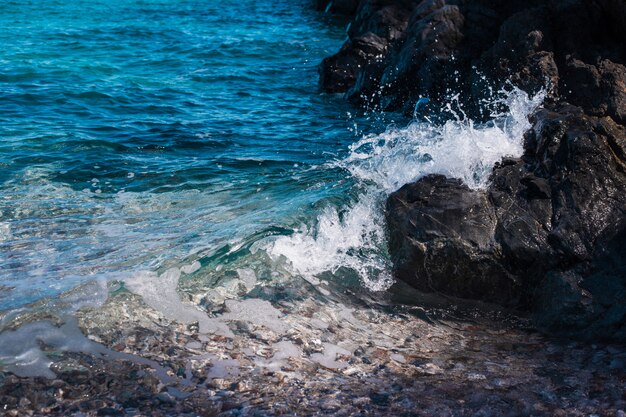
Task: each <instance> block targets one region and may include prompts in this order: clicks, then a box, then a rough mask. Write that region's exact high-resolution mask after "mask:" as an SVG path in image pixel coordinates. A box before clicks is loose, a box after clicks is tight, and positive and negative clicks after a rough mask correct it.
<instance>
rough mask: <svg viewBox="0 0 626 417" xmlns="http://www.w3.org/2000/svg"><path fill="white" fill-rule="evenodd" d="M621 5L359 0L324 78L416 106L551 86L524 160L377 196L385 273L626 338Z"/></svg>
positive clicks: (578, 332) (356, 98) (608, 1)
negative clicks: (479, 181) (505, 88)
mask: <svg viewBox="0 0 626 417" xmlns="http://www.w3.org/2000/svg"><path fill="white" fill-rule="evenodd" d="M625 22H626V3H625V2H623V1H619V0H596V1H591V2H590V1H582V0H550V1H532V0H530V1H516V0H513V1H505V0H475V1H472V0H465V1H463V0H456V1H455V0H450V1H445V0H424V1H392V0H362V1H361V2H360V4H359V6H358V8H357V10H356V14H355V17H354V21H353V24H352V26H351V30H350V33H349V35H350V39H349V40H348V41H347V43H346V44H345V45H344V47H343V48H342V50H341V51H340V52H339V53H338V54H337V55H335V56H333V57H330V58H328V59H326V60H325V61H324V62H323V63H322V65H321V73H322V86H323V88H325V89H326V90H328V91H334V92H344V93H345V95H346V98H347V99H349V100H351V101H352V102H354V103H358V104H361V105H367V106H373V107H375V108H378V109H381V110H397V109H402V110H404V111H405V112H406V113H411V112H412V111H413V108H414V106H415V103H416V102H417V100H418V99H419V98H420V97H423V96H427V97H429V98H430V99H431V100H433V101H434V102H435V103H436V102H437V101H439V102H445V101H446V100H447V97H448V96H449V94H450V92H454V93H460V95H461V97H464V103H463V104H464V106H465V110H466V112H467V113H468V114H470V115H471V116H472V117H473V118H475V119H477V118H480V117H481V116H482V113H481V108H480V105H479V103H480V101H481V100H482V99H484V98H485V92H486V91H488V89H487V88H485V87H487V86H494V87H496V88H497V87H499V86H501V85H502V84H503V83H504V82H511V83H513V84H514V85H516V86H517V87H519V88H521V89H523V90H525V91H527V92H536V91H538V90H539V89H541V88H548V89H549V94H548V97H547V99H546V101H545V103H544V108H543V109H541V110H539V111H538V112H537V113H536V114H535V115H534V116H533V120H531V121H532V123H533V128H532V129H531V131H529V132H528V133H527V134H526V136H525V147H524V149H525V152H524V155H523V157H522V158H520V159H507V160H504V161H502V162H501V163H500V164H498V165H497V166H496V167H495V168H494V170H493V172H492V174H491V181H490V185H489V186H488V188H487V189H485V190H472V189H470V188H468V187H467V186H466V185H464V184H463V183H461V182H460V181H459V180H455V179H449V178H445V177H442V176H428V177H424V178H422V179H420V180H418V181H417V182H415V183H412V184H407V185H405V186H404V187H402V188H401V189H400V190H398V191H397V192H395V193H393V194H392V195H391V196H390V197H389V199H388V201H387V210H386V218H387V222H388V229H389V251H390V254H391V256H392V259H393V261H394V266H395V268H394V269H395V270H394V272H395V275H396V276H397V277H398V278H399V279H402V280H404V281H406V282H408V283H409V284H411V285H413V286H414V287H416V288H418V289H420V290H422V291H425V292H435V293H440V294H443V295H447V296H452V297H459V298H467V299H474V300H482V301H488V302H494V303H499V304H502V305H505V306H509V307H516V308H522V309H528V310H530V311H532V312H533V314H534V317H535V319H536V323H537V325H538V327H540V328H541V329H543V330H545V331H547V332H549V333H552V334H559V335H566V336H575V337H583V338H603V339H611V340H618V341H626V129H625V127H624V125H625V124H626V67H625V66H624V63H626V50H625V49H626V31H624V24H625Z"/></svg>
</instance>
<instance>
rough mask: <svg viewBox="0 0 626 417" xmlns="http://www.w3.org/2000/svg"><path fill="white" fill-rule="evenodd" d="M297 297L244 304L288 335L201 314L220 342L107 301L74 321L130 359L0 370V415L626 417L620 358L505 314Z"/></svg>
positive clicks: (625, 368)
mask: <svg viewBox="0 0 626 417" xmlns="http://www.w3.org/2000/svg"><path fill="white" fill-rule="evenodd" d="M299 287H300V288H301V289H298V290H294V289H293V286H291V285H290V286H286V287H285V286H272V287H266V288H264V289H262V290H257V292H256V294H255V297H256V298H249V299H248V300H251V301H252V302H253V303H256V304H258V303H267V304H268V305H269V306H271V308H273V309H275V310H276V311H278V312H279V313H278V314H279V316H278V317H276V319H277V320H279V322H280V323H282V324H283V326H278V327H275V326H273V325H272V324H270V322H266V323H262V322H259V321H257V320H256V319H255V318H254V317H252V316H248V317H243V318H241V319H236V318H235V317H228V316H227V314H228V308H227V307H226V304H224V305H223V308H224V313H223V314H219V313H218V314H211V313H207V312H205V313H204V314H207V316H210V317H211V318H213V319H221V318H224V317H226V318H224V320H225V322H226V323H227V325H228V328H229V329H230V331H231V332H232V335H231V336H228V337H226V336H222V335H221V334H218V333H219V332H218V333H202V332H199V330H198V327H197V326H194V325H193V323H192V324H181V323H179V322H177V321H175V320H169V319H167V318H166V317H165V316H164V315H163V314H162V313H160V312H159V311H157V310H154V309H153V308H152V307H150V306H148V305H147V304H145V303H144V302H143V301H142V299H141V297H138V296H137V295H134V294H132V293H129V292H128V291H115V292H113V293H112V294H111V296H110V297H109V299H108V300H107V301H106V303H105V304H104V305H103V306H101V307H98V308H85V309H83V310H80V311H78V312H77V313H76V314H75V316H76V317H77V318H78V323H79V324H78V325H79V328H80V329H81V331H82V332H83V333H84V334H85V336H86V338H88V339H90V340H91V341H92V342H93V343H97V344H98V345H101V346H102V347H103V349H105V350H107V351H109V352H119V353H123V354H125V355H127V356H126V357H125V359H119V358H118V359H115V358H113V357H112V355H111V354H104V355H100V354H93V353H80V352H79V353H73V352H69V351H66V350H56V351H55V350H48V351H47V354H48V356H49V358H50V361H51V365H50V370H52V372H54V376H53V377H51V378H43V377H19V376H16V375H14V374H12V373H10V372H6V371H4V372H2V373H0V408H1V409H2V410H3V411H2V412H3V415H7V416H25V415H37V416H43V415H46V416H55V415H56V416H115V415H138V416H159V415H161V416H196V415H207V416H210V415H216V416H217V415H220V416H269V415H295V414H297V415H376V416H378V415H380V416H383V415H415V416H420V415H424V416H432V415H438V416H446V415H450V416H475V415H485V416H531V415H532V416H559V415H562V416H588V415H600V416H620V415H622V414H620V413H623V410H624V409H625V407H626V397H624V386H625V384H626V351H625V350H624V348H623V347H620V346H617V345H606V344H596V345H589V344H581V343H576V342H559V341H550V340H547V339H545V338H544V337H542V336H540V335H538V334H536V333H533V332H530V331H528V330H523V328H524V326H523V325H522V326H520V325H519V324H518V325H516V326H510V325H507V324H504V323H506V320H503V319H502V317H500V318H498V319H497V320H495V321H494V319H492V318H489V317H483V316H474V319H473V320H465V321H458V320H455V319H454V318H453V317H452V315H450V314H447V313H445V312H443V313H441V314H439V315H438V316H436V317H435V316H433V317H430V319H429V320H423V319H422V318H418V315H422V314H423V311H422V310H421V309H419V308H417V307H410V306H399V305H397V304H396V305H395V306H393V307H391V306H387V305H385V304H380V303H373V302H369V303H363V297H361V296H357V295H350V294H347V295H341V296H331V297H330V298H327V297H326V296H324V295H322V294H320V293H318V292H317V291H316V289H315V288H312V287H310V286H307V285H306V284H304V283H302V285H300V286H299ZM338 293H339V292H335V294H338ZM244 301H245V300H244ZM357 303H358V304H357ZM357 305H358V307H357ZM265 308H269V307H268V306H266V307H265ZM198 311H200V310H198ZM39 319H40V318H38V317H37V316H31V318H30V320H39ZM24 320H26V321H28V319H24ZM272 323H273V322H272ZM57 325H58V324H57ZM268 326H269V327H268ZM137 358H144V359H147V360H149V361H151V362H150V363H146V362H144V363H139V362H138V361H137Z"/></svg>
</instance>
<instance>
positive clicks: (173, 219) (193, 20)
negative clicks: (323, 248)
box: [0, 0, 354, 308]
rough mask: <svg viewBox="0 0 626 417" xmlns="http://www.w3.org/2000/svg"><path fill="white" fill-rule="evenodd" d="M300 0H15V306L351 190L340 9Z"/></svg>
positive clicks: (11, 204) (284, 227) (7, 138)
mask: <svg viewBox="0 0 626 417" xmlns="http://www.w3.org/2000/svg"><path fill="white" fill-rule="evenodd" d="M332 19H334V18H332V17H330V16H326V15H324V14H323V13H319V12H316V11H314V10H313V9H312V5H311V2H309V1H307V0H302V1H244V2H242V1H220V2H212V1H196V0H159V1H125V0H106V1H102V0H82V1H81V0H79V1H53V0H34V1H26V2H24V1H3V2H0V27H2V28H3V30H2V31H0V284H1V285H3V286H4V288H3V290H2V291H1V292H0V293H1V295H0V308H6V307H14V306H17V305H20V304H22V303H24V302H28V301H33V300H35V299H38V298H40V297H42V296H45V295H52V294H55V293H58V292H59V291H63V290H66V289H68V288H70V287H72V286H73V285H75V284H76V283H78V282H81V281H84V280H87V279H94V278H96V279H97V278H104V279H114V278H123V277H125V276H128V275H129V274H132V273H133V271H137V270H143V269H157V268H161V267H164V266H167V265H169V264H175V263H177V262H181V261H182V260H184V259H186V258H188V257H189V256H190V255H192V254H194V253H198V252H203V253H211V251H217V250H219V249H220V248H224V246H225V245H228V244H229V242H230V243H232V242H233V241H237V240H241V239H244V240H245V239H253V240H254V239H259V238H262V237H263V236H266V235H268V234H289V233H290V231H291V229H292V228H293V227H294V225H299V224H307V223H310V222H311V219H313V218H315V215H316V214H315V213H316V205H319V204H322V205H323V204H326V203H324V202H329V201H332V204H336V205H338V206H341V205H342V204H344V202H345V201H347V200H349V199H350V198H351V197H350V195H349V192H348V191H349V190H350V188H351V183H350V176H349V173H348V172H347V171H346V170H344V169H340V168H335V169H333V168H328V167H324V168H319V167H320V166H322V165H323V164H325V163H328V162H329V161H333V160H336V159H337V158H340V157H341V155H342V153H343V154H345V153H346V152H347V150H348V145H349V143H351V142H352V141H353V140H354V133H353V131H352V130H351V128H352V126H353V123H354V119H353V118H349V117H347V116H346V114H347V112H348V111H351V109H350V108H348V107H347V106H346V105H345V104H344V103H343V101H342V99H341V98H340V97H334V96H329V95H325V94H322V93H320V91H319V90H318V87H317V79H318V75H317V65H318V63H319V62H320V61H321V59H322V58H323V57H324V56H327V55H329V54H332V53H333V52H334V51H336V50H337V49H338V47H339V46H340V45H341V43H342V41H343V40H344V39H345V31H344V28H345V26H344V24H345V22H342V21H333V20H332Z"/></svg>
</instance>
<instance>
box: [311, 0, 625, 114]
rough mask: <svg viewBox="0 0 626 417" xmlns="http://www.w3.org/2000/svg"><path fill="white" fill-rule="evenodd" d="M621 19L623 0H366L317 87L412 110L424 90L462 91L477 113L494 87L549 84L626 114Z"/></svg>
mask: <svg viewBox="0 0 626 417" xmlns="http://www.w3.org/2000/svg"><path fill="white" fill-rule="evenodd" d="M624 19H626V5H624V3H623V2H621V1H619V0H617V1H616V0H597V1H592V2H588V1H584V0H574V1H569V0H568V1H565V0H551V1H538V0H529V1H521V0H516V1H515V0H514V1H506V0H447V1H446V0H423V1H419V0H412V1H411V0H395V1H394V0H362V1H361V2H360V3H359V6H358V8H357V9H356V12H355V16H354V20H353V22H352V24H351V27H350V31H349V39H348V41H347V42H346V43H345V44H344V46H343V47H342V49H341V51H340V52H339V53H338V54H336V55H334V56H332V57H329V58H327V59H326V60H324V62H323V63H322V64H321V66H320V72H321V74H322V77H321V81H322V83H321V85H322V88H323V89H325V90H326V91H330V92H334V93H337V92H341V93H344V94H345V95H346V98H348V99H349V100H350V101H352V102H354V103H357V104H361V105H363V104H367V105H368V106H372V107H375V108H377V109H380V110H398V109H401V110H403V111H404V112H405V113H407V114H410V113H411V112H412V111H413V109H414V106H415V104H416V102H417V101H418V99H419V98H420V97H422V96H427V97H429V98H430V99H431V100H434V101H435V102H437V101H439V102H445V101H446V100H447V99H448V98H449V95H450V93H454V94H457V93H460V96H461V97H464V98H465V103H464V104H465V105H466V107H467V111H468V112H470V113H471V114H472V116H474V117H480V110H481V109H480V105H479V103H480V102H481V100H482V99H484V98H485V93H486V92H487V91H488V90H489V89H488V88H486V87H488V86H491V87H493V86H496V87H498V86H500V85H501V84H502V83H503V82H504V81H512V82H513V83H514V84H516V85H517V86H519V87H520V88H522V89H524V90H526V91H537V90H539V89H541V88H543V87H545V86H546V85H547V86H549V87H550V89H551V93H552V96H551V97H552V98H557V97H559V98H560V97H561V95H560V93H561V92H562V93H563V94H562V98H564V99H567V100H569V101H570V102H572V103H573V104H576V105H580V106H582V107H583V109H585V111H587V110H589V111H588V114H592V115H595V116H604V115H610V116H612V117H614V118H617V119H618V120H619V121H620V122H623V120H624V119H623V118H624V115H623V113H620V112H622V111H623V107H624V102H623V101H624V97H623V96H624V85H623V84H620V80H623V71H624V69H625V67H624V66H623V64H624V62H625V59H626V51H625V48H626V42H624V37H625V36H626V35H624V30H623V28H624V21H625V20H624ZM581 82H584V86H585V88H578V87H577V86H578V85H580V83H581ZM591 97H594V98H595V99H591ZM594 100H595V101H594ZM620 109H622V110H620Z"/></svg>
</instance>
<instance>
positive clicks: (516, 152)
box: [268, 88, 545, 291]
mask: <svg viewBox="0 0 626 417" xmlns="http://www.w3.org/2000/svg"><path fill="white" fill-rule="evenodd" d="M544 97H545V93H544V92H543V91H542V92H539V93H538V94H536V95H534V96H529V95H528V94H526V93H525V92H523V91H521V90H519V89H517V88H511V89H509V90H508V91H504V90H503V91H501V92H500V94H499V95H498V96H497V97H495V98H494V99H493V100H492V101H491V102H490V103H488V104H489V108H505V109H506V111H502V112H498V113H492V117H491V119H490V120H489V121H488V122H486V123H482V124H477V123H474V122H473V121H472V120H471V119H468V118H467V117H466V116H465V114H464V113H463V112H462V111H460V110H455V108H454V106H453V105H452V104H450V103H448V105H447V106H444V107H443V108H442V109H441V111H442V112H447V113H448V114H451V115H453V116H454V117H452V118H451V119H449V120H448V121H446V122H445V123H443V124H442V125H434V124H430V123H424V122H418V121H414V122H412V123H410V124H409V125H408V126H406V127H404V128H390V129H388V130H387V131H385V132H383V133H381V134H371V135H366V136H364V137H363V138H362V139H360V140H359V141H357V142H356V143H354V144H353V145H351V146H350V154H349V155H348V156H347V157H346V158H345V159H343V160H340V161H337V162H335V163H334V164H331V165H330V166H329V167H331V166H339V167H342V168H344V169H346V170H348V171H349V172H350V173H351V174H352V176H353V177H354V178H356V179H357V180H358V182H359V183H360V184H359V185H360V187H362V189H363V191H362V192H361V193H360V195H359V196H358V198H357V199H356V202H355V203H354V204H352V205H351V206H349V207H347V208H346V209H344V210H337V209H335V208H330V207H329V208H326V209H324V210H323V211H322V212H321V213H320V214H319V216H318V217H317V222H316V225H315V226H314V227H307V226H302V227H301V229H300V230H297V231H296V232H295V233H294V234H293V235H291V236H282V237H279V238H277V239H275V240H274V241H273V242H272V243H271V245H270V246H269V248H268V253H269V254H270V256H272V257H273V258H275V259H276V258H280V257H284V258H286V259H287V261H288V263H290V264H291V266H292V268H293V271H294V272H295V273H297V274H300V275H302V276H304V278H305V279H307V280H309V281H310V282H316V280H317V279H316V278H315V277H316V276H318V275H320V274H322V273H324V272H327V271H330V272H333V273H334V272H337V271H338V270H339V269H340V268H349V269H351V270H353V271H355V272H356V273H357V274H358V275H359V277H360V279H361V281H362V283H363V284H364V285H365V286H366V287H367V288H368V289H370V290H372V291H382V290H385V289H387V288H389V287H390V286H391V284H392V283H393V279H392V277H391V274H390V272H389V271H390V269H391V265H390V260H389V257H388V255H387V252H386V234H385V227H384V217H383V209H384V201H385V199H386V197H387V196H388V195H389V194H390V193H391V192H393V191H395V190H397V189H398V188H399V187H401V186H402V185H404V184H407V183H410V182H413V181H416V180H418V179H419V178H421V177H423V176H425V175H429V174H442V175H445V176H447V177H453V178H459V179H461V180H463V181H464V182H465V183H466V184H467V185H468V186H469V187H471V188H485V187H486V186H487V184H488V181H489V174H490V173H491V170H492V169H493V166H494V164H495V163H497V162H498V161H500V160H501V159H502V158H503V157H506V156H509V157H519V156H521V155H522V153H523V136H524V133H525V132H526V131H527V130H528V129H529V128H530V127H531V124H530V122H529V120H528V117H529V115H530V114H531V113H532V112H534V111H535V109H536V108H537V107H538V106H539V105H541V103H542V102H543V99H544Z"/></svg>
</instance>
